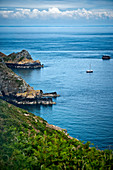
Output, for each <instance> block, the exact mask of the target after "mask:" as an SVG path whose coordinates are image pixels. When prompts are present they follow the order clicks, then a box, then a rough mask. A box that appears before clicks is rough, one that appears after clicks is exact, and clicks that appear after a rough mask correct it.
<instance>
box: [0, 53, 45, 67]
mask: <svg viewBox="0 0 113 170" xmlns="http://www.w3.org/2000/svg"><path fill="white" fill-rule="evenodd" d="M0 56H1V57H2V58H3V59H4V62H5V64H6V65H7V66H8V67H10V68H41V67H43V66H44V65H43V64H41V62H40V61H39V60H36V61H34V60H33V59H32V57H31V55H30V54H29V52H28V51H26V50H22V51H21V52H18V53H11V54H9V55H5V54H3V53H2V52H0Z"/></svg>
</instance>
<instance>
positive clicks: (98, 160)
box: [0, 100, 113, 170]
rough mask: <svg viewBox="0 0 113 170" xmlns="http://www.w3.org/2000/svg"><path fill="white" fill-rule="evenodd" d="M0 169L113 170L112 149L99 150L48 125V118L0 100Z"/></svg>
mask: <svg viewBox="0 0 113 170" xmlns="http://www.w3.org/2000/svg"><path fill="white" fill-rule="evenodd" d="M0 168H1V169H4V170H6V169H11V170H12V169H22V170H23V169H44V170H45V169H91V170H92V169H103V170H104V169H112V168H113V155H112V151H109V150H105V151H99V150H96V149H95V148H91V149H90V148H89V143H86V144H85V145H83V144H82V143H81V142H80V141H77V140H75V139H69V138H68V137H67V136H66V135H65V134H64V133H63V132H60V131H56V130H53V129H51V128H47V127H46V121H45V120H43V119H42V118H40V117H38V116H35V115H33V114H32V113H28V112H27V111H25V110H23V109H20V108H18V107H16V106H13V105H11V104H9V103H7V102H5V101H3V100H0Z"/></svg>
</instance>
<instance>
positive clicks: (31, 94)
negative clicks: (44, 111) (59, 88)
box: [0, 57, 59, 105]
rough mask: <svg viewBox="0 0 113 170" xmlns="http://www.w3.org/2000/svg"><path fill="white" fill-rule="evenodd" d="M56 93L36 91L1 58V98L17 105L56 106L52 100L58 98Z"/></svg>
mask: <svg viewBox="0 0 113 170" xmlns="http://www.w3.org/2000/svg"><path fill="white" fill-rule="evenodd" d="M57 96H59V95H57V93H56V92H53V93H45V94H44V93H43V91H42V90H34V89H33V87H30V86H29V84H27V83H26V82H25V81H24V80H23V79H22V78H21V77H20V76H18V75H17V74H15V73H14V72H13V71H12V70H11V69H10V68H8V67H7V66H6V64H5V63H4V62H3V58H1V57H0V97H1V98H3V99H5V100H7V101H9V102H12V103H15V104H44V105H51V104H55V102H53V100H52V98H49V97H57Z"/></svg>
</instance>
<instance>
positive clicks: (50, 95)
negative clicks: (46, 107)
mask: <svg viewBox="0 0 113 170" xmlns="http://www.w3.org/2000/svg"><path fill="white" fill-rule="evenodd" d="M43 96H45V97H47V96H48V97H59V96H60V95H59V94H57V93H56V92H52V93H44V94H43Z"/></svg>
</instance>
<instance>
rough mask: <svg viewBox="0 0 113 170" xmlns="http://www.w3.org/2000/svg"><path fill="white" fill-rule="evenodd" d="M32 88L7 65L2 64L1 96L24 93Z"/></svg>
mask: <svg viewBox="0 0 113 170" xmlns="http://www.w3.org/2000/svg"><path fill="white" fill-rule="evenodd" d="M31 89H32V88H31V87H30V86H29V85H28V84H27V83H26V82H25V81H24V80H23V79H22V78H21V77H19V76H18V75H16V74H15V73H14V72H13V71H12V70H11V69H9V68H8V67H7V66H6V65H5V63H3V62H1V63H0V94H1V95H8V96H9V95H10V94H12V95H15V94H16V93H23V92H25V91H27V90H31Z"/></svg>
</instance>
